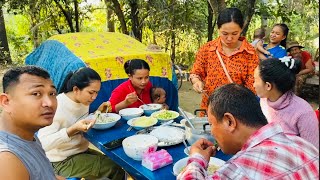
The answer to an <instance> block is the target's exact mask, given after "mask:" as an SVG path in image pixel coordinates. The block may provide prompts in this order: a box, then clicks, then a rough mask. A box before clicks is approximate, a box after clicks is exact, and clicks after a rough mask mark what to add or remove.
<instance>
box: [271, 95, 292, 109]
mask: <svg viewBox="0 0 320 180" xmlns="http://www.w3.org/2000/svg"><path fill="white" fill-rule="evenodd" d="M293 96H294V93H293V92H292V91H288V92H286V93H284V94H283V95H282V96H280V98H279V99H278V100H276V101H274V102H272V101H270V100H268V99H267V104H268V106H270V107H271V108H273V109H275V110H280V109H284V108H286V107H287V106H289V105H290V103H291V100H292V97H293Z"/></svg>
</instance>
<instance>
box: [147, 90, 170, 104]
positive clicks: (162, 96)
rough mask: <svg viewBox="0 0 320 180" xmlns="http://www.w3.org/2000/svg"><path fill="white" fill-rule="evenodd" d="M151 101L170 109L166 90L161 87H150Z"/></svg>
mask: <svg viewBox="0 0 320 180" xmlns="http://www.w3.org/2000/svg"><path fill="white" fill-rule="evenodd" d="M150 95H151V102H152V103H156V104H162V109H169V106H168V105H167V104H166V91H165V90H164V89H163V88H161V87H152V88H151V89H150Z"/></svg>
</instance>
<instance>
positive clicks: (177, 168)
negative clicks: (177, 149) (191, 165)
mask: <svg viewBox="0 0 320 180" xmlns="http://www.w3.org/2000/svg"><path fill="white" fill-rule="evenodd" d="M188 159H189V157H186V158H183V159H180V160H179V161H177V162H176V163H175V164H174V165H173V174H174V175H175V176H178V175H179V174H180V173H181V172H182V171H184V170H185V168H186V167H187V163H188ZM224 163H225V161H224V160H221V159H218V158H215V157H210V161H209V163H208V168H207V173H208V175H212V174H213V173H214V172H215V171H216V170H218V169H219V168H220V167H221V166H223V165H224Z"/></svg>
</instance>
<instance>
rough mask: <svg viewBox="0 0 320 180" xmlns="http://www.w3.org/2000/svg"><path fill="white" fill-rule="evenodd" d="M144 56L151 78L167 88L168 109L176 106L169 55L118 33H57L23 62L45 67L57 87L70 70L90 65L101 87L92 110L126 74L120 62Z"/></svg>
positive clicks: (174, 108)
mask: <svg viewBox="0 0 320 180" xmlns="http://www.w3.org/2000/svg"><path fill="white" fill-rule="evenodd" d="M136 58H137V59H143V60H145V61H146V62H148V64H149V65H150V68H151V70H150V81H151V82H152V84H153V85H155V86H160V87H163V88H164V89H165V90H166V91H167V96H168V97H169V98H167V104H168V105H169V107H170V109H173V110H176V109H177V106H178V92H177V89H176V87H175V85H174V84H173V83H172V76H173V75H174V74H172V73H173V71H172V64H171V60H170V56H169V55H168V54H167V53H164V52H162V51H150V50H148V49H147V47H146V46H145V45H144V44H142V43H141V42H139V41H137V40H135V39H134V38H132V37H130V36H127V35H125V34H120V33H112V32H104V33H97V32H90V33H86V32H81V33H69V34H59V35H55V36H52V37H51V38H49V39H48V40H47V41H45V42H44V43H42V44H41V45H40V46H39V47H38V48H37V49H35V50H34V51H33V52H32V53H31V54H30V55H28V56H27V58H26V64H30V65H38V66H40V67H43V68H45V69H46V70H48V72H49V73H50V75H51V78H52V79H53V82H54V84H55V86H56V87H57V89H60V88H61V86H62V83H63V81H64V78H65V77H66V75H67V74H68V73H69V72H70V71H75V70H77V69H79V68H80V67H85V66H89V67H91V68H92V69H94V70H95V71H97V72H98V73H99V75H100V76H101V79H102V87H101V90H100V92H99V95H98V97H97V99H96V101H94V102H93V103H92V105H91V107H90V111H93V110H95V109H96V108H97V107H98V105H99V104H100V103H102V102H103V101H107V100H108V99H109V97H110V94H111V91H112V90H113V89H114V88H115V87H117V86H118V85H119V84H120V83H121V82H124V81H125V80H126V79H127V78H128V76H127V74H126V73H125V71H124V68H123V65H124V63H125V62H126V61H128V60H131V59H136Z"/></svg>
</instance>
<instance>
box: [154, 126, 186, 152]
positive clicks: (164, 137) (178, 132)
mask: <svg viewBox="0 0 320 180" xmlns="http://www.w3.org/2000/svg"><path fill="white" fill-rule="evenodd" d="M149 134H150V135H152V136H155V137H156V138H158V139H159V143H158V146H159V147H163V146H172V145H176V144H179V143H181V142H182V141H183V140H184V139H185V131H184V130H183V129H181V128H177V127H172V126H161V127H154V128H153V129H152V130H151V131H150V133H149Z"/></svg>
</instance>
